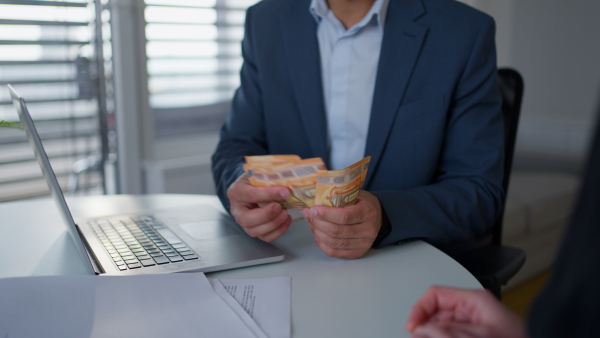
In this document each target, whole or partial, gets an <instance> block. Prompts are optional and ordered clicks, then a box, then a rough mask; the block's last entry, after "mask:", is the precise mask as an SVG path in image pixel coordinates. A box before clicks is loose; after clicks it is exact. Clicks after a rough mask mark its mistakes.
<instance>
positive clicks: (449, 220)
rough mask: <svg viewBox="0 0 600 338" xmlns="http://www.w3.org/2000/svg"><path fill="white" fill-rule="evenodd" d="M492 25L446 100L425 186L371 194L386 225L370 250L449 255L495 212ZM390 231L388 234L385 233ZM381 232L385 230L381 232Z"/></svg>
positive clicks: (497, 143)
mask: <svg viewBox="0 0 600 338" xmlns="http://www.w3.org/2000/svg"><path fill="white" fill-rule="evenodd" d="M494 31H495V29H494V22H493V20H492V19H489V20H486V21H485V22H484V23H483V24H481V25H480V31H479V33H478V34H477V37H476V39H474V43H473V45H472V50H471V53H470V56H469V58H468V61H467V62H466V65H465V66H464V70H463V71H462V73H461V76H460V78H459V81H458V84H457V85H456V88H455V91H454V93H453V94H452V97H451V100H450V104H449V111H448V115H447V116H448V118H447V121H446V128H445V135H444V138H443V143H444V144H443V150H442V152H441V156H440V158H439V161H438V164H437V167H436V174H435V177H434V179H433V181H432V182H431V184H428V185H425V186H418V187H415V188H412V189H408V190H403V191H371V192H372V193H373V194H375V195H376V196H377V197H378V198H379V200H380V202H381V205H382V208H383V210H384V213H385V215H386V218H387V219H389V224H387V225H388V228H387V229H386V232H387V233H382V234H380V236H379V238H378V241H377V242H376V243H375V247H382V246H386V245H390V244H394V243H398V242H402V241H407V240H411V239H423V240H425V241H427V242H429V243H431V244H433V245H435V246H437V247H439V248H440V249H442V250H444V251H446V252H448V253H450V254H460V252H458V251H456V250H457V248H460V249H459V250H464V249H466V248H468V247H469V245H468V244H467V245H466V246H465V243H470V244H474V238H477V237H478V236H481V235H482V234H483V233H484V232H486V231H487V230H489V229H490V228H491V226H492V224H493V223H494V221H495V219H496V217H498V216H499V214H500V212H501V210H502V197H503V194H504V192H503V190H502V187H501V182H502V174H503V166H502V163H503V142H504V140H503V131H502V130H503V129H502V128H503V122H502V115H501V96H500V93H499V90H498V87H497V83H496V73H497V66H496V51H495V42H494ZM390 227H391V228H390ZM384 228H385V227H384Z"/></svg>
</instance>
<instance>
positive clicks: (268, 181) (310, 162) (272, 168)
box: [244, 155, 325, 208]
mask: <svg viewBox="0 0 600 338" xmlns="http://www.w3.org/2000/svg"><path fill="white" fill-rule="evenodd" d="M275 156H282V155H275ZM285 156H289V155H285ZM246 161H248V158H246ZM264 163H268V161H257V162H250V163H245V164H244V171H245V172H246V173H247V174H248V176H249V181H250V184H252V185H253V186H257V187H273V186H281V187H288V188H290V190H291V191H292V194H291V196H290V197H289V198H288V199H287V200H286V202H287V204H286V203H284V206H285V207H290V206H293V207H296V208H305V207H312V206H313V205H314V201H315V187H316V182H317V171H318V170H322V169H325V163H324V162H323V160H322V159H321V158H318V157H316V158H309V159H304V160H300V161H295V160H294V162H285V161H278V160H275V161H272V162H270V163H271V165H269V166H264V165H263V164H264Z"/></svg>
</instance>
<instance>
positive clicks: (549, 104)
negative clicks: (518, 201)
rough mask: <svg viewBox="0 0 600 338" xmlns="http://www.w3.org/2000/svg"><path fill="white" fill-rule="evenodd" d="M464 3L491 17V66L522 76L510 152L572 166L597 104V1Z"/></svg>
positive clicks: (477, 0) (599, 58)
mask: <svg viewBox="0 0 600 338" xmlns="http://www.w3.org/2000/svg"><path fill="white" fill-rule="evenodd" d="M465 2H468V3H469V4H471V5H473V6H474V7H476V8H479V9H481V10H482V11H484V12H487V13H488V14H490V15H492V16H493V17H494V18H495V19H496V25H497V39H496V40H497V47H498V64H499V66H511V67H514V68H516V69H518V70H519V71H520V72H521V74H522V75H523V77H524V80H525V95H524V99H523V108H522V118H521V124H520V128H519V133H518V137H517V153H518V154H521V156H522V155H523V154H526V155H527V156H529V155H531V154H537V156H541V157H550V156H556V157H561V158H563V159H566V160H570V161H575V162H580V161H581V160H582V159H583V158H584V157H585V154H586V151H587V144H588V141H589V138H590V136H591V135H590V132H591V131H592V130H591V129H592V126H593V125H594V123H595V120H596V116H595V115H596V111H597V108H598V105H600V1H597V0H574V1H562V0H518V1H517V0H502V1H489V0H471V1H465ZM517 156H518V155H517ZM522 157H523V156H522Z"/></svg>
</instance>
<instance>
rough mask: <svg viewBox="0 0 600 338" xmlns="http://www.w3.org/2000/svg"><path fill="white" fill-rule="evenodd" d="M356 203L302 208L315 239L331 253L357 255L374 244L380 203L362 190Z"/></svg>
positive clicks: (365, 251) (324, 249) (347, 256)
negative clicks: (344, 205)
mask: <svg viewBox="0 0 600 338" xmlns="http://www.w3.org/2000/svg"><path fill="white" fill-rule="evenodd" d="M359 196H360V197H359V200H358V203H356V204H354V205H351V206H347V207H344V208H332V207H324V206H315V207H312V208H310V209H305V210H304V211H303V215H304V217H305V218H306V220H307V221H308V223H309V225H310V228H311V231H312V232H313V235H314V236H315V242H316V243H317V245H318V246H319V247H320V248H321V250H322V251H323V252H325V253H326V254H327V255H329V256H331V257H338V258H359V257H362V256H363V255H364V254H366V253H367V251H368V250H369V249H370V248H371V246H372V245H373V242H374V241H375V239H376V238H377V234H378V233H379V229H380V228H381V205H380V203H379V200H378V199H377V197H375V196H374V195H372V194H370V193H368V192H366V191H361V192H360V195H359Z"/></svg>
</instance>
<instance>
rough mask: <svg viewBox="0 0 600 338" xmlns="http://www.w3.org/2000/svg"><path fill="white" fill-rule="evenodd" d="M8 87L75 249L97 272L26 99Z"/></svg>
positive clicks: (87, 270) (89, 268)
mask: <svg viewBox="0 0 600 338" xmlns="http://www.w3.org/2000/svg"><path fill="white" fill-rule="evenodd" d="M8 89H9V91H10V95H11V98H12V102H13V105H14V106H15V109H16V110H17V113H18V114H19V119H20V120H21V124H22V126H23V128H24V129H25V134H26V135H27V139H28V141H29V144H31V147H32V148H33V152H34V154H35V157H36V159H37V161H38V163H39V165H40V168H41V169H42V173H43V175H44V178H45V179H46V183H47V184H48V188H49V189H50V194H51V195H52V199H53V200H54V202H55V203H56V205H57V206H58V208H59V211H60V214H61V215H62V218H63V221H64V224H65V226H66V228H67V231H68V233H69V235H70V237H71V239H72V240H73V243H74V244H75V249H76V250H77V253H78V254H79V256H80V257H81V259H82V260H83V261H84V263H86V264H85V269H86V272H88V273H89V274H95V271H94V268H93V262H92V261H91V258H90V256H89V255H88V252H87V250H86V248H85V244H84V242H83V239H82V238H81V235H80V233H79V230H78V229H77V225H75V221H74V220H73V216H72V214H71V211H70V210H69V206H68V205H67V201H66V200H65V197H64V195H63V192H62V189H61V188H60V184H59V183H58V180H57V179H56V175H55V174H54V170H53V169H52V165H51V164H50V160H49V159H48V155H47V154H46V151H45V150H44V147H43V145H42V140H41V138H40V136H39V134H38V132H37V129H36V128H35V125H34V123H33V119H32V118H31V115H30V114H29V110H28V109H27V105H26V103H25V100H24V99H23V98H22V97H21V95H19V93H17V92H16V91H15V89H14V88H13V87H12V86H10V85H8Z"/></svg>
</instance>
